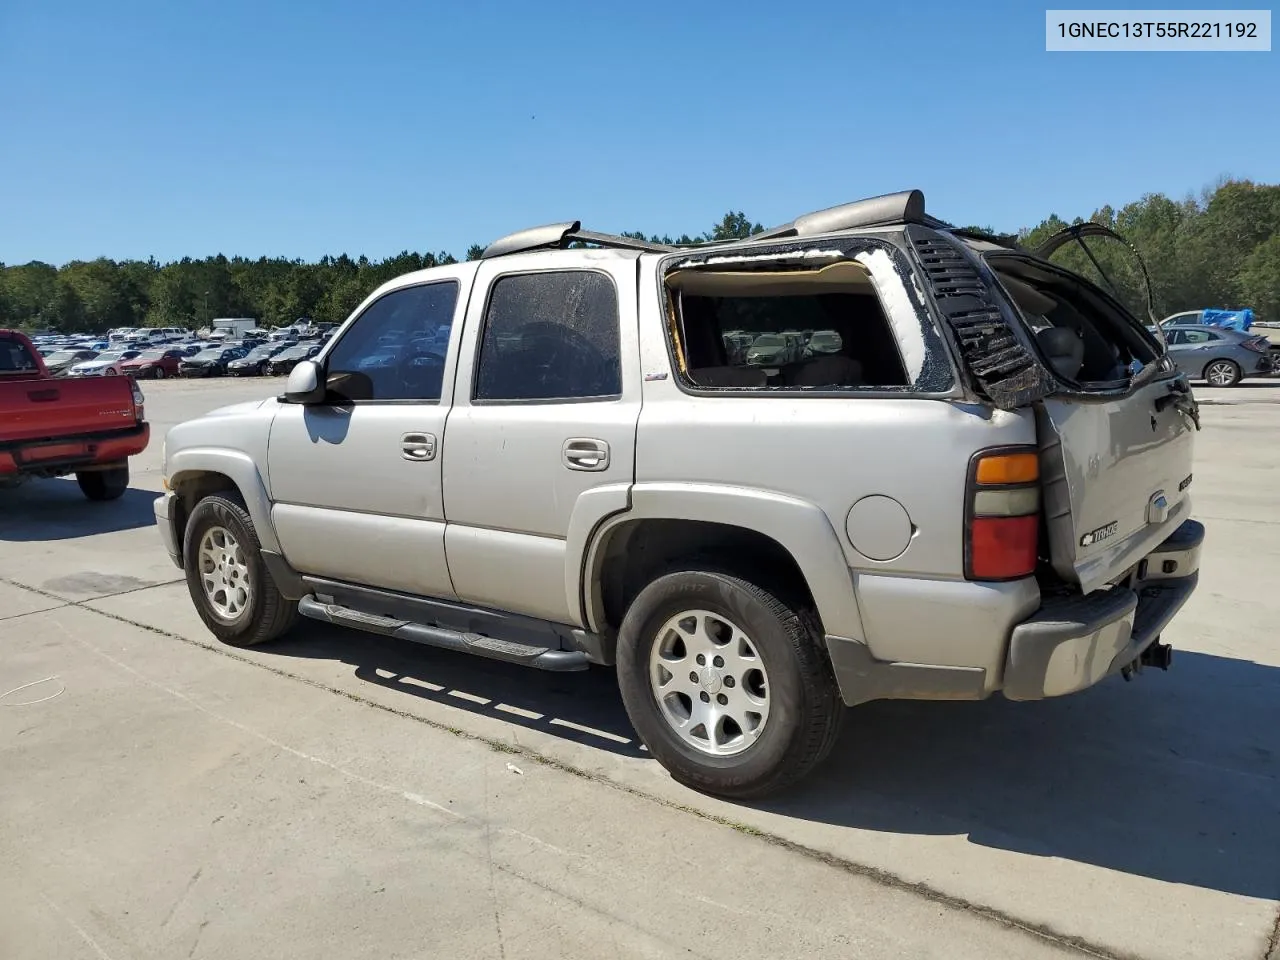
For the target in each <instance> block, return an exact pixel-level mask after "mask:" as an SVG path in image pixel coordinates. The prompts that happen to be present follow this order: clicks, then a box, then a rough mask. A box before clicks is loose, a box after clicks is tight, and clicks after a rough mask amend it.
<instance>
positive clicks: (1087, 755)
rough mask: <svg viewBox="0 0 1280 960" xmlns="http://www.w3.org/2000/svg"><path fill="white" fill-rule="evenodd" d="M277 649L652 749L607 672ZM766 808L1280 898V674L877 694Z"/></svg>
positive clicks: (1229, 668) (440, 696)
mask: <svg viewBox="0 0 1280 960" xmlns="http://www.w3.org/2000/svg"><path fill="white" fill-rule="evenodd" d="M272 652H273V653H274V654H278V655H283V656H292V657H305V658H318V659H328V660H333V661H336V662H341V663H345V664H348V665H350V666H351V667H353V668H354V673H355V676H357V677H359V678H360V679H361V680H363V681H365V682H366V683H370V684H375V685H377V686H379V687H382V688H383V689H385V690H393V691H396V692H398V693H401V694H404V695H406V696H412V697H420V698H422V699H426V700H431V701H434V702H436V703H442V704H447V705H448V706H451V707H455V708H458V709H462V710H467V711H470V712H472V713H475V714H480V715H487V716H492V717H496V718H499V719H501V720H503V721H504V722H507V723H510V724H512V725H513V726H516V727H523V728H526V729H535V730H539V731H541V732H543V733H549V734H552V735H554V736H557V737H560V738H563V739H565V740H570V741H573V742H575V743H580V744H584V745H586V746H590V747H594V748H596V749H601V750H607V751H610V752H613V753H616V754H619V755H622V756H627V757H635V758H648V756H649V754H648V752H647V751H646V750H645V749H644V747H643V746H642V745H641V744H640V743H639V741H638V738H637V737H636V734H635V732H634V731H633V729H632V727H631V724H630V722H629V721H628V719H627V716H626V713H625V711H624V710H623V708H622V703H621V700H620V698H619V695H618V689H617V683H616V681H615V679H614V675H613V673H612V671H611V670H608V669H604V668H596V669H592V670H590V671H587V672H585V673H564V674H556V673H545V672H542V671H537V670H530V669H528V668H526V667H519V666H514V665H510V664H504V663H499V662H496V661H491V660H483V659H480V658H477V657H472V656H467V655H465V654H458V653H453V652H450V651H444V650H436V649H432V648H429V647H420V646H417V645H415V644H412V643H406V642H404V641H400V640H392V639H390V638H386V637H379V636H376V635H373V634H354V633H352V632H351V631H348V630H344V629H342V628H339V627H333V626H329V625H326V624H319V623H311V622H307V623H304V624H300V625H299V627H298V628H297V629H295V631H294V632H293V633H292V634H291V635H290V636H289V637H288V638H285V639H283V640H281V641H280V642H278V643H277V644H275V645H273V646H272ZM512 708H514V709H515V710H516V711H520V712H518V713H517V712H512ZM752 806H754V807H755V808H757V809H760V810H764V811H769V812H773V813H776V814H779V815H782V816H787V817H795V818H799V819H804V820H809V821H815V822H822V823H827V824H831V825H833V826H837V827H853V828H857V829H861V830H877V831H884V832H890V833H900V834H926V835H957V836H966V837H967V838H968V839H969V841H970V842H972V843H976V844H981V845H983V846H988V847H994V848H997V849H1001V850H1008V851H1012V852H1016V853H1023V854H1028V855H1031V856H1041V857H1059V858H1062V859H1064V860H1071V861H1076V862H1079V863H1086V864H1091V865H1094V866H1100V867H1105V868H1107V869H1111V870H1117V871H1121V872H1124V873H1130V874H1134V875H1138V876H1146V877H1151V878H1153V879H1158V880H1163V881H1167V882H1170V883H1182V884H1190V885H1192V886H1198V887H1205V888H1209V889H1214V890H1220V891H1223V892H1226V893H1231V894H1238V895H1243V896H1249V897H1257V898H1260V899H1266V900H1280V867H1278V866H1277V862H1276V851H1278V850H1280V668H1276V667H1271V666H1267V665H1265V664H1258V663H1254V662H1251V661H1246V660H1237V659H1232V658H1228V657H1218V656H1211V655H1209V654H1203V653H1194V652H1186V651H1178V652H1176V653H1175V658H1174V665H1173V668H1172V669H1171V670H1170V671H1169V672H1168V673H1162V672H1160V671H1155V670H1147V671H1145V672H1144V673H1143V674H1142V675H1141V676H1139V677H1138V678H1136V679H1135V680H1134V682H1133V683H1125V682H1124V681H1122V680H1120V679H1119V678H1113V679H1111V680H1108V681H1106V682H1104V683H1102V684H1100V685H1099V686H1097V687H1095V688H1094V689H1092V690H1089V691H1086V692H1084V693H1081V694H1077V695H1075V696H1072V697H1064V698H1062V699H1055V700H1047V701H1043V702H1040V703H1013V702H1011V701H1007V700H1004V699H1003V698H1001V697H998V696H997V697H993V698H992V699H990V700H987V701H984V702H981V703H915V702H906V701H900V702H879V703H871V704H866V705H864V706H861V707H858V708H855V709H853V710H850V711H849V713H848V715H847V717H846V725H845V729H844V733H843V734H842V736H841V739H840V742H839V743H838V744H837V746H836V748H835V750H834V751H833V752H832V756H831V758H830V759H829V760H828V762H827V763H826V764H824V765H823V767H822V768H821V769H819V770H818V771H816V772H815V774H814V775H812V776H811V777H810V778H809V779H808V780H806V781H804V782H802V783H801V784H799V785H798V786H797V787H795V788H793V789H792V790H790V791H788V792H787V793H785V794H783V795H781V796H779V797H776V798H773V799H771V800H769V801H764V802H757V803H754V804H752Z"/></svg>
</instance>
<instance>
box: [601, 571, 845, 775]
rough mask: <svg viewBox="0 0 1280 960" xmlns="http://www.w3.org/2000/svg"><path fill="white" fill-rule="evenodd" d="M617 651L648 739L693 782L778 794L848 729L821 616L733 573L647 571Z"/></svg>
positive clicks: (622, 681)
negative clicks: (653, 575) (650, 575)
mask: <svg viewBox="0 0 1280 960" xmlns="http://www.w3.org/2000/svg"><path fill="white" fill-rule="evenodd" d="M617 662H618V684H619V687H620V688H621V691H622V701H623V704H624V706H625V707H626V710H627V716H628V717H629V718H630V719H631V723H632V725H633V726H634V727H635V729H636V732H637V733H638V734H639V736H640V739H641V740H642V741H643V742H644V744H645V746H647V747H648V748H649V751H650V752H651V753H652V754H653V756H654V757H655V758H657V760H658V762H659V763H661V764H662V765H663V766H664V767H665V768H666V769H667V770H668V771H669V772H670V773H671V776H672V777H673V778H674V779H675V780H676V781H678V782H680V783H682V784H684V785H685V786H688V787H692V788H693V789H695V790H700V791H703V792H705V793H709V794H714V795H718V796H722V797H731V798H735V799H748V798H754V797H762V796H765V795H767V794H770V793H775V792H777V791H779V790H782V789H783V788H785V787H787V786H788V785H790V784H791V783H793V782H795V781H796V780H798V779H800V778H801V777H803V776H804V775H805V774H807V773H808V772H809V771H811V770H812V769H813V768H814V767H815V766H817V765H818V764H819V763H820V762H821V761H822V760H823V759H825V757H826V756H827V755H828V754H829V753H830V752H831V748H832V747H833V746H834V744H835V741H836V738H837V736H838V735H839V731H840V722H841V720H842V719H843V717H844V712H845V708H844V704H843V703H842V702H841V700H840V694H839V690H838V688H837V685H836V681H835V677H834V675H833V673H832V670H831V664H830V661H829V660H828V658H827V655H826V652H825V649H824V648H823V646H822V635H821V631H820V630H819V629H818V628H817V625H816V618H814V617H813V616H812V615H811V614H810V613H809V612H808V611H807V610H805V609H804V608H803V606H801V605H800V604H796V603H789V602H787V601H784V600H783V599H781V598H780V597H779V596H777V595H775V594H774V593H772V592H770V591H769V590H766V589H764V588H763V587H761V586H758V585H756V584H753V583H750V582H748V581H746V580H743V579H740V578H738V577H735V576H732V575H730V574H726V573H719V572H715V571H710V570H685V571H680V572H677V573H670V574H667V575H665V576H662V577H658V578H657V579H655V580H653V581H652V582H650V583H649V585H648V586H646V587H645V588H644V589H643V590H641V591H640V594H639V595H638V596H637V597H636V598H635V600H634V601H633V602H632V604H631V606H630V608H629V609H628V610H627V613H626V616H625V617H624V618H623V622H622V627H621V629H620V630H619V634H618V654H617Z"/></svg>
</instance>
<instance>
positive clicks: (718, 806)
mask: <svg viewBox="0 0 1280 960" xmlns="http://www.w3.org/2000/svg"><path fill="white" fill-rule="evenodd" d="M281 383H282V381H280V380H275V381H264V380H245V381H235V380H225V381H222V380H215V381H208V382H206V381H165V382H161V383H147V384H144V390H145V392H146V394H147V401H148V413H149V417H150V419H151V420H152V423H153V430H154V435H153V441H152V445H151V448H150V449H149V450H148V451H147V452H146V453H145V454H143V455H142V456H140V457H139V458H137V459H136V460H135V462H134V468H133V482H132V483H133V485H132V487H131V489H130V490H129V491H128V492H127V493H126V495H125V496H124V497H123V498H121V499H120V500H119V501H116V502H114V503H110V504H91V503H89V502H87V501H85V500H84V499H83V498H82V497H81V495H80V493H79V490H78V488H77V487H76V485H75V482H74V480H55V481H45V482H41V483H34V484H29V485H27V486H26V487H24V488H21V489H19V490H17V491H10V492H5V493H3V494H0V496H2V497H3V499H2V500H0V904H3V907H0V957H2V958H4V960H46V958H58V960H62V958H72V960H74V958H79V957H86V958H98V960H101V958H104V957H105V958H110V960H121V958H169V957H228V958H241V957H245V958H249V957H251V958H254V960H265V958H276V957H280V958H285V957H307V958H316V957H342V958H344V960H348V958H364V957H369V958H375V957H376V958H388V957H403V958H410V957H414V958H416V957H424V958H425V957H442V958H443V957H448V958H469V957H477V958H479V957H486V958H487V957H494V958H504V960H505V958H516V957H527V958H553V957H555V958H560V957H582V958H599V957H615V956H617V957H686V956H694V957H725V958H740V957H744V956H756V957H768V958H788V957H850V958H854V957H856V958H877V957H885V958H889V957H895V958H896V957H938V958H944V957H945V958H965V957H975V958H978V957H984V958H985V957H1010V958H1035V957H1042V956H1043V957H1049V956H1063V957H1067V956H1097V957H1110V958H1120V957H1124V958H1152V960H1156V958H1212V960H1280V950H1278V949H1277V943H1276V940H1277V915H1278V911H1280V903H1278V901H1280V641H1277V639H1276V631H1275V629H1274V626H1273V625H1274V624H1275V623H1276V622H1277V620H1280V591H1278V590H1277V589H1276V586H1275V585H1276V584H1277V582H1280V577H1278V576H1277V575H1278V574H1280V547H1278V546H1277V544H1276V540H1275V537H1276V535H1277V534H1280V497H1277V496H1276V494H1275V492H1274V484H1275V477H1276V476H1277V475H1280V474H1277V473H1273V472H1272V471H1276V470H1277V468H1280V445H1277V444H1276V442H1275V438H1276V437H1277V436H1278V435H1280V382H1276V383H1270V382H1263V383H1254V382H1250V383H1249V384H1248V385H1246V386H1243V387H1239V388H1235V389H1227V390H1210V389H1205V388H1200V389H1197V391H1196V392H1197V395H1198V396H1199V397H1200V398H1201V400H1202V403H1203V406H1202V419H1203V423H1204V430H1203V431H1202V432H1201V433H1200V434H1199V436H1198V437H1197V458H1196V466H1195V474H1194V476H1195V481H1194V484H1193V487H1192V494H1193V496H1194V498H1195V503H1196V515H1197V517H1198V518H1199V519H1201V520H1202V521H1203V522H1204V523H1205V524H1206V527H1207V529H1208V533H1207V539H1206V545H1205V551H1204V556H1203V559H1202V567H1201V581H1200V587H1199V590H1198V591H1197V593H1196V595H1195V596H1194V597H1193V599H1192V600H1191V602H1190V603H1189V604H1188V606H1187V607H1186V608H1185V609H1184V610H1183V612H1182V613H1181V615H1180V616H1179V617H1178V618H1177V619H1176V620H1175V622H1174V623H1173V624H1172V625H1171V627H1170V628H1169V630H1168V631H1167V632H1166V634H1165V640H1167V641H1168V642H1171V643H1172V644H1173V646H1174V648H1175V655H1174V663H1173V667H1172V669H1171V670H1170V671H1169V672H1168V673H1162V672H1159V671H1151V670H1148V671H1145V672H1144V673H1143V674H1142V675H1141V676H1139V677H1138V678H1137V679H1136V680H1135V681H1134V682H1132V683H1125V682H1123V681H1122V680H1120V679H1118V678H1116V679H1113V680H1109V681H1107V682H1105V683H1103V684H1102V685H1100V686H1099V687H1097V688H1095V689H1093V690H1090V691H1087V692H1085V693H1083V694H1080V695H1077V696H1074V697H1068V698H1063V699H1061V700H1053V701H1046V702H1043V703H1025V704H1017V703H1011V702H1006V701H1004V700H1002V699H1000V698H998V697H997V698H994V699H992V700H990V701H987V702H983V703H959V704H947V703H937V704H930V703H879V704H869V705H867V706H864V707H860V708H857V709H856V710H854V711H853V712H852V713H851V714H850V716H849V718H848V723H847V724H846V728H845V733H844V736H843V738H842V740H841V742H840V744H839V745H838V746H837V748H836V750H835V752H834V755H833V757H832V759H831V760H830V762H829V763H828V764H827V765H826V766H825V767H824V768H823V770H821V771H820V772H819V774H818V775H817V776H815V777H813V778H812V779H811V780H809V781H807V782H806V783H804V784H802V785H801V786H800V787H799V788H798V789H796V790H794V791H792V792H790V793H788V794H786V795H785V796H783V797H780V798H777V799H776V800H772V801H769V802H767V803H760V804H749V805H748V804H735V803H728V802H723V801H718V800H712V799H709V798H706V797H704V796H701V795H699V794H696V793H693V792H691V791H689V790H686V789H685V788H683V787H680V786H678V785H677V784H674V783H673V782H672V781H671V780H670V778H669V777H667V775H666V774H665V772H664V771H663V770H662V769H661V768H660V767H659V766H658V765H657V764H656V763H655V762H654V761H653V760H651V759H650V758H649V757H648V756H647V754H646V752H645V751H644V749H643V748H642V747H641V746H640V745H639V744H638V742H637V741H636V739H635V734H634V732H633V731H632V730H631V728H630V726H629V724H628V723H627V720H626V716H625V714H624V712H623V710H622V707H621V704H620V703H619V701H618V696H617V690H616V684H615V682H614V680H613V678H612V676H611V675H610V674H609V672H608V671H605V670H592V671H590V672H588V673H585V674H568V675H553V674H545V673H539V672H535V671H529V670H525V669H523V668H520V667H514V666H508V665H505V664H499V663H494V662H489V661H484V660H478V659H475V658H470V657H466V656H464V655H460V654H453V653H448V652H445V651H438V650H433V649H429V648H424V647H419V646H415V645H413V644H407V643H399V642H393V641H390V640H387V639H385V638H380V637H375V636H371V635H365V634H359V633H352V632H348V631H344V630H340V629H337V628H333V627H329V626H326V625H321V624H317V623H311V622H307V621H304V622H303V623H301V624H300V625H299V627H298V629H297V630H296V631H295V632H294V633H293V634H291V635H290V636H289V637H288V638H286V639H285V640H283V641H281V642H280V643H278V644H275V645H272V646H269V647H266V648H261V649H257V650H252V651H235V650H230V649H228V648H224V647H221V646H219V645H218V644H217V643H216V642H215V641H214V640H213V638H212V637H211V636H210V635H209V634H208V633H207V631H206V630H205V629H204V627H203V625H202V624H201V623H200V621H199V620H198V618H197V617H196V615H195V612H194V610H193V609H192V607H191V602H190V598H189V597H188V595H187V592H186V586H185V584H184V583H182V581H181V578H180V574H179V571H178V570H177V569H176V568H174V567H173V566H172V565H171V564H170V562H169V560H168V557H167V556H166V555H165V553H164V551H163V549H162V547H161V546H160V542H159V539H158V537H157V535H156V532H155V530H154V527H153V526H152V516H151V502H152V500H153V499H154V497H155V496H156V494H157V492H158V491H159V489H160V472H159V466H160V441H161V439H162V437H163V435H164V432H165V431H166V430H167V429H168V428H169V427H170V426H172V425H173V424H174V423H176V422H180V421H181V420H184V419H187V418H189V417H193V416H197V415H199V414H201V413H203V412H205V411H207V410H210V409H213V408H214V407H217V406H221V405H223V404H226V403H232V402H237V401H239V400H244V399H250V398H255V397H262V396H267V395H269V394H270V393H272V392H274V391H276V390H278V389H279V388H280V386H281Z"/></svg>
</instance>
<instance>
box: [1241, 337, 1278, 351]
mask: <svg viewBox="0 0 1280 960" xmlns="http://www.w3.org/2000/svg"><path fill="white" fill-rule="evenodd" d="M1240 346H1242V347H1244V348H1245V349H1246V350H1252V351H1253V352H1254V353H1266V352H1268V351H1269V350H1270V349H1271V341H1270V340H1268V339H1267V338H1266V337H1251V338H1249V339H1248V340H1245V341H1244V342H1243V343H1241V344H1240Z"/></svg>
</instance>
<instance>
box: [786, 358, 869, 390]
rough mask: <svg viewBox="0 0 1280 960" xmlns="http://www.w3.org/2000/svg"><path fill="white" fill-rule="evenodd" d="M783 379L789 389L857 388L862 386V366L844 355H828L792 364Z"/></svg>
mask: <svg viewBox="0 0 1280 960" xmlns="http://www.w3.org/2000/svg"><path fill="white" fill-rule="evenodd" d="M782 378H783V382H784V383H786V385H787V386H789V387H857V386H861V384H862V364H860V363H859V362H858V361H857V360H853V359H851V358H849V357H846V356H844V355H843V354H838V353H835V354H826V355H824V356H820V357H813V358H812V359H810V360H801V361H800V362H799V363H795V364H792V365H791V366H789V367H787V368H786V369H785V370H784V371H783V373H782Z"/></svg>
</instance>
